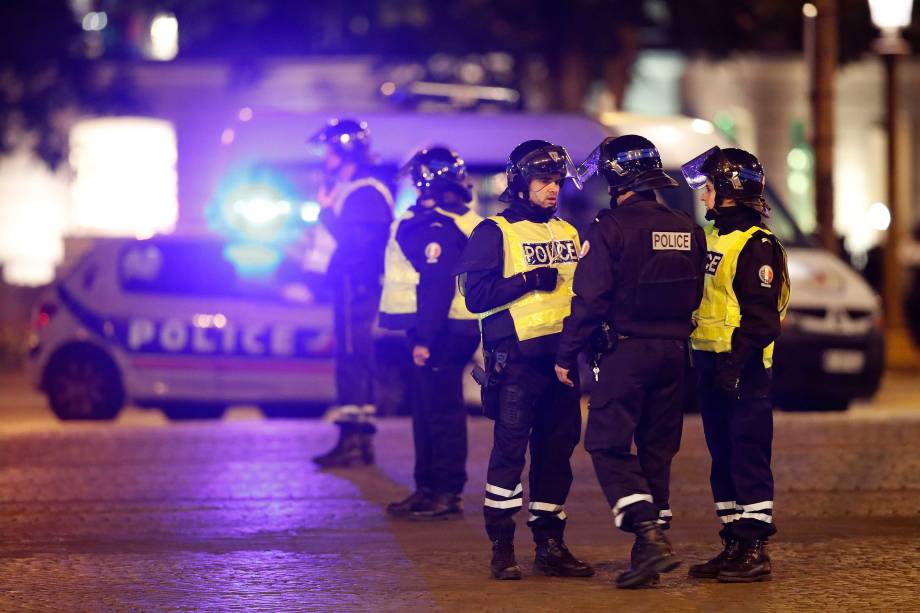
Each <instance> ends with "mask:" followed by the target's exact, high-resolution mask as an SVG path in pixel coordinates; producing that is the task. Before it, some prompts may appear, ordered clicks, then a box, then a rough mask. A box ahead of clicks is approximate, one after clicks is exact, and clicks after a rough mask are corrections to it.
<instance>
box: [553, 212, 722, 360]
mask: <svg viewBox="0 0 920 613" xmlns="http://www.w3.org/2000/svg"><path fill="white" fill-rule="evenodd" d="M705 265H706V235H705V233H704V232H703V229H702V228H700V227H699V226H698V225H697V224H696V223H695V222H694V221H693V219H692V218H691V217H690V216H689V215H687V214H685V213H681V212H678V211H674V210H673V209H670V208H668V207H667V206H666V205H664V204H661V203H659V202H657V201H655V200H654V199H653V197H652V196H651V195H649V194H642V195H638V194H637V195H634V196H631V197H630V198H629V199H627V200H626V201H624V202H623V203H621V204H619V205H615V206H614V207H613V208H611V209H610V210H605V211H601V213H600V214H599V215H598V217H597V220H595V222H594V223H593V224H592V225H591V227H590V228H589V230H588V237H587V240H586V241H585V243H584V245H583V246H582V258H581V261H580V262H579V263H578V268H577V269H576V270H575V282H574V287H573V289H574V291H575V297H574V298H573V299H572V313H571V315H569V317H567V318H566V320H565V322H564V325H563V330H562V338H561V339H560V341H559V351H558V352H557V357H556V359H557V363H558V364H559V365H560V366H562V367H564V368H572V367H574V366H575V363H576V359H577V356H578V353H579V351H581V350H582V349H583V348H584V347H585V346H586V344H587V343H588V340H589V338H590V337H591V335H592V334H593V333H595V331H596V330H598V328H599V327H600V324H601V322H607V323H608V324H609V325H610V327H611V332H612V333H615V334H617V335H621V336H627V337H638V338H674V339H686V338H688V337H689V335H690V331H691V330H692V326H693V324H692V319H691V316H692V314H693V311H694V310H695V309H696V308H697V306H699V303H700V300H701V299H702V297H703V280H704V270H705Z"/></svg>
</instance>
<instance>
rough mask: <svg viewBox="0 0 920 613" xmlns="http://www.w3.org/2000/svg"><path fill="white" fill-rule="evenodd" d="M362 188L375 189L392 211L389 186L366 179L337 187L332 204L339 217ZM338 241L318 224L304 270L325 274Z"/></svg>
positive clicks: (373, 179)
mask: <svg viewBox="0 0 920 613" xmlns="http://www.w3.org/2000/svg"><path fill="white" fill-rule="evenodd" d="M362 187H373V188H374V189H376V190H377V191H378V192H380V195H381V196H383V198H384V200H386V202H387V204H388V205H389V206H390V209H391V210H392V209H393V195H392V194H391V193H390V190H389V189H387V186H386V185H384V184H383V183H381V182H380V181H378V180H377V179H375V178H373V177H364V178H362V179H356V180H354V181H350V182H348V183H344V184H341V185H339V186H338V187H336V191H335V196H334V200H333V202H332V211H333V212H334V213H335V214H336V216H339V215H341V214H342V208H343V207H344V205H345V201H346V200H347V199H348V197H349V196H350V195H351V194H352V193H354V192H355V191H357V190H359V189H361V188H362ZM335 248H336V241H335V238H333V236H332V234H330V233H329V230H327V229H326V228H325V226H323V225H322V224H317V226H316V228H315V230H314V237H313V245H312V246H311V248H310V250H309V251H308V252H307V254H306V256H305V259H304V264H303V266H304V269H305V270H309V271H312V272H318V273H322V274H325V273H326V271H327V270H328V269H329V261H330V260H331V259H332V253H333V252H334V251H335Z"/></svg>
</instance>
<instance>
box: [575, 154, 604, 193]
mask: <svg viewBox="0 0 920 613" xmlns="http://www.w3.org/2000/svg"><path fill="white" fill-rule="evenodd" d="M602 146H603V144H601V145H598V146H597V147H595V148H594V151H592V152H591V154H590V155H589V156H588V157H586V158H585V159H584V160H583V161H582V162H581V164H579V165H578V168H576V169H575V175H576V176H577V177H578V181H579V182H580V183H582V184H584V183H585V182H586V181H587V180H588V179H590V178H591V177H593V176H594V175H596V174H598V173H599V172H600V166H601V147H602Z"/></svg>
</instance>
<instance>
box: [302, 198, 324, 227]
mask: <svg viewBox="0 0 920 613" xmlns="http://www.w3.org/2000/svg"><path fill="white" fill-rule="evenodd" d="M319 212H320V206H319V202H313V201H308V202H304V203H303V205H301V207H300V219H301V220H303V222H304V223H316V222H317V221H319Z"/></svg>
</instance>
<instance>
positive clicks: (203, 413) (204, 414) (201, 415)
mask: <svg viewBox="0 0 920 613" xmlns="http://www.w3.org/2000/svg"><path fill="white" fill-rule="evenodd" d="M160 408H162V409H163V413H164V414H166V417H167V418H168V419H169V420H170V421H188V420H191V419H220V418H221V417H223V415H224V411H225V410H226V408H227V407H226V406H225V405H223V404H218V403H213V402H171V403H168V404H164V405H163V406H162V407H160Z"/></svg>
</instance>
